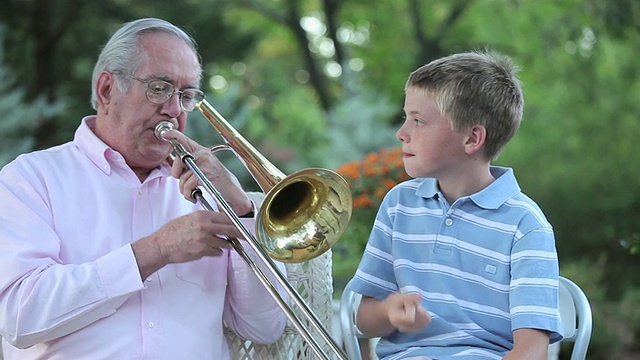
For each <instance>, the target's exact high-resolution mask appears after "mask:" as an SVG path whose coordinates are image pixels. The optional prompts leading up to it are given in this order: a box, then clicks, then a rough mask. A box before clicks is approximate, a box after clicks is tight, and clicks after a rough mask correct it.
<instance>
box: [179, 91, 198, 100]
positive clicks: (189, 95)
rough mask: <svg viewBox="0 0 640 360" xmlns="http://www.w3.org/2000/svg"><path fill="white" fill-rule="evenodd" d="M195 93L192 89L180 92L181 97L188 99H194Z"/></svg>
mask: <svg viewBox="0 0 640 360" xmlns="http://www.w3.org/2000/svg"><path fill="white" fill-rule="evenodd" d="M195 97H196V95H195V93H194V92H192V91H185V92H183V93H182V98H183V99H185V100H188V101H191V100H193V99H195Z"/></svg>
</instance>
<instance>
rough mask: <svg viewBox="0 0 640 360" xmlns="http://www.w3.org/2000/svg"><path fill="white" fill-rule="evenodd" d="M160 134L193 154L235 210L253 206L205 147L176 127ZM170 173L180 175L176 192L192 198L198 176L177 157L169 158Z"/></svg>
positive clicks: (251, 208) (238, 211)
mask: <svg viewBox="0 0 640 360" xmlns="http://www.w3.org/2000/svg"><path fill="white" fill-rule="evenodd" d="M163 138H164V139H165V140H170V139H175V140H177V141H178V142H179V143H180V144H182V145H183V146H184V147H185V149H186V150H187V151H189V153H191V154H192V155H193V159H194V161H195V162H196V164H197V165H198V167H199V168H200V170H201V171H202V172H203V173H204V174H205V175H206V177H207V179H208V180H209V181H210V182H211V183H212V184H213V186H214V187H215V188H216V189H217V190H218V191H219V192H220V195H222V197H223V198H224V199H225V201H226V202H227V203H228V204H229V206H230V207H231V208H232V209H233V211H234V212H235V213H236V214H238V215H239V216H242V215H244V214H247V213H249V212H251V211H252V210H253V204H252V203H251V201H250V200H249V198H248V197H247V195H246V193H245V192H244V190H243V189H242V187H240V185H239V183H238V181H237V180H236V178H235V177H234V176H233V175H232V174H231V172H229V170H228V169H227V168H226V167H225V166H224V165H223V164H222V163H221V162H220V160H218V158H217V157H215V156H214V155H213V154H212V153H211V151H210V150H209V149H208V148H206V147H204V146H202V145H200V144H198V143H197V142H195V141H193V140H191V139H189V138H188V137H187V136H186V135H184V134H183V133H181V132H179V131H177V130H172V131H168V132H166V133H165V134H164V135H163ZM171 175H173V176H174V177H175V178H178V179H180V192H181V193H182V195H183V196H184V197H185V198H186V199H188V200H189V201H192V202H193V201H195V200H194V199H193V196H192V193H193V190H194V189H196V187H197V186H198V185H200V184H201V181H200V179H199V178H198V176H197V175H196V174H194V173H193V172H192V171H191V170H190V169H188V167H187V166H186V165H185V164H183V163H182V161H179V160H178V159H176V161H174V162H173V165H172V167H171Z"/></svg>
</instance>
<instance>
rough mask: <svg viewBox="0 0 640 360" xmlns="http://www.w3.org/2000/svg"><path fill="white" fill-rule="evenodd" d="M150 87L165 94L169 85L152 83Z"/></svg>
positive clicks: (155, 91)
mask: <svg viewBox="0 0 640 360" xmlns="http://www.w3.org/2000/svg"><path fill="white" fill-rule="evenodd" d="M149 89H151V91H153V92H154V93H156V94H164V93H166V92H167V85H165V84H162V83H152V84H150V85H149Z"/></svg>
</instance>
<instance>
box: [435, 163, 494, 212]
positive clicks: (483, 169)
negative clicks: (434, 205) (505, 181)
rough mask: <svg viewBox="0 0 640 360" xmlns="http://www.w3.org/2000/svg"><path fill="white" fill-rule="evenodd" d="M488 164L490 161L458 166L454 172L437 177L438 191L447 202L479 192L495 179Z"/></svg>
mask: <svg viewBox="0 0 640 360" xmlns="http://www.w3.org/2000/svg"><path fill="white" fill-rule="evenodd" d="M489 165H490V163H482V164H480V163H476V164H472V166H464V167H460V168H459V170H458V171H456V172H455V173H451V174H448V175H446V176H442V177H441V178H438V186H439V188H440V192H442V194H443V195H444V197H445V198H446V199H447V201H448V202H449V204H453V203H454V202H455V201H456V200H458V199H459V198H461V197H463V196H468V195H471V194H475V193H477V192H479V191H480V190H482V189H484V188H486V187H487V186H489V184H491V183H492V182H493V181H494V180H495V178H494V177H493V175H491V170H490V166H489Z"/></svg>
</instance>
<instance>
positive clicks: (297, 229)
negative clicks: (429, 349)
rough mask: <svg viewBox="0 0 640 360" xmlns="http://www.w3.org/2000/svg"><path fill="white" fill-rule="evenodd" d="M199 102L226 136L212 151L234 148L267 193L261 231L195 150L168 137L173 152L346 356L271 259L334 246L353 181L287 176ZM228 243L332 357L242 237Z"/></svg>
mask: <svg viewBox="0 0 640 360" xmlns="http://www.w3.org/2000/svg"><path fill="white" fill-rule="evenodd" d="M197 107H198V110H200V112H201V113H202V114H203V115H204V117H205V118H206V119H207V120H208V121H209V123H210V124H211V125H212V126H213V127H214V128H215V130H216V131H217V132H218V133H219V134H220V136H221V137H222V138H223V139H224V141H225V144H224V145H218V146H214V147H211V148H210V150H211V151H212V152H215V151H218V150H222V149H227V150H231V151H233V152H234V154H235V155H236V156H237V157H238V158H239V160H240V161H241V162H242V163H243V164H244V166H245V167H246V169H247V170H248V171H249V173H250V174H251V176H252V177H253V179H254V180H255V181H256V183H257V184H258V185H259V186H260V188H261V189H262V191H263V192H264V193H265V194H266V195H265V198H264V200H263V201H262V205H261V206H260V208H259V210H258V213H257V216H256V229H255V233H256V236H254V235H253V234H252V233H251V232H249V230H248V229H247V228H246V226H245V225H244V224H243V223H242V222H241V221H240V219H239V217H238V215H237V214H235V213H234V211H233V210H232V209H231V206H230V205H229V204H228V202H227V201H226V200H225V199H224V198H223V197H222V195H221V194H220V192H219V191H218V190H217V189H216V188H215V186H214V185H213V184H212V183H211V181H210V180H209V179H207V177H206V175H205V174H204V173H203V172H202V171H201V170H200V168H199V167H198V165H197V164H196V163H195V160H194V157H193V155H192V154H190V153H189V152H188V151H187V150H186V148H185V147H184V146H183V145H182V144H180V143H179V142H178V141H176V140H174V139H172V140H168V141H169V142H170V143H171V145H172V146H173V150H174V151H173V154H174V156H176V157H177V158H180V160H181V161H182V162H183V163H184V164H185V165H186V166H187V167H188V168H189V169H190V170H191V171H193V173H194V174H195V175H196V176H198V178H199V180H200V182H201V183H202V187H204V189H205V190H206V191H207V192H208V193H209V194H210V195H211V196H213V198H214V199H215V200H216V202H217V204H218V205H219V207H220V208H221V210H222V211H224V213H225V214H226V215H227V216H228V217H229V219H230V220H231V222H232V223H233V225H234V226H235V227H236V228H237V229H238V230H239V231H240V233H241V234H242V236H243V237H244V238H245V239H246V240H247V243H248V244H249V246H250V247H251V248H252V249H253V251H254V252H255V254H256V255H257V256H258V257H259V258H260V260H262V261H263V263H264V264H266V266H267V268H268V271H269V272H271V273H272V275H274V276H275V279H276V281H277V282H278V283H279V284H280V285H281V286H282V287H283V288H284V289H285V291H286V292H287V294H288V295H289V296H290V298H291V299H292V300H293V301H294V303H295V304H296V305H297V306H298V307H299V309H300V311H301V312H302V314H303V315H304V317H305V318H306V320H307V321H308V322H309V324H310V325H311V326H312V327H313V328H314V329H315V330H316V331H317V332H318V334H319V335H320V336H321V337H322V339H323V340H324V342H325V343H326V344H327V345H328V346H329V347H330V348H331V350H332V351H333V353H335V355H336V356H337V358H338V359H341V360H347V357H346V355H345V353H344V352H343V350H342V349H341V348H340V347H339V346H338V345H337V344H336V343H335V341H334V340H333V339H332V338H331V336H330V335H329V333H328V332H327V330H326V329H324V327H323V326H322V325H321V323H320V321H319V320H318V318H317V316H316V315H315V314H314V313H313V312H312V311H311V309H310V308H309V306H308V305H307V304H306V303H305V301H304V300H303V299H302V297H301V296H300V294H299V293H298V292H297V291H296V290H295V289H294V288H293V287H292V286H291V284H290V283H289V282H288V281H287V280H286V278H285V276H284V275H283V274H282V272H281V271H280V270H279V269H278V268H277V266H276V265H275V264H274V263H273V260H272V259H275V260H277V261H281V262H288V263H297V262H304V261H307V260H311V259H314V258H316V257H318V256H320V255H322V254H323V253H324V252H326V251H327V250H328V249H330V248H331V246H333V245H334V244H335V243H336V242H337V241H338V240H339V239H340V236H341V235H342V234H343V233H344V231H345V230H346V227H347V224H348V223H349V220H350V218H351V212H352V207H353V206H352V205H353V204H352V197H351V192H350V190H349V185H348V184H347V182H346V180H345V179H344V178H343V177H341V176H340V175H339V174H337V173H336V172H334V171H331V170H328V169H321V168H309V169H303V170H299V171H297V172H294V173H293V174H290V175H289V176H285V175H284V174H283V173H282V172H281V171H280V170H278V169H277V168H276V167H275V166H274V165H273V164H271V163H270V162H269V161H268V160H267V159H266V158H265V157H264V156H263V155H262V154H260V153H259V152H258V151H257V150H256V149H255V148H254V147H253V146H252V145H251V144H250V143H249V142H247V141H246V140H245V139H244V138H243V137H242V136H241V135H240V134H239V133H238V132H237V131H236V130H235V129H234V128H233V127H231V125H230V124H229V122H227V121H226V120H225V119H224V117H222V115H220V114H219V113H218V111H217V110H216V109H215V108H213V106H211V105H210V104H209V103H208V102H207V101H206V100H203V101H201V102H200V103H199V104H198V105H197ZM173 128H174V126H173V124H172V123H170V122H168V121H162V122H160V123H158V124H157V125H156V128H155V135H156V137H157V138H158V139H161V140H164V138H163V137H162V135H163V134H164V133H166V132H167V131H170V130H173ZM192 195H193V196H194V198H195V199H196V200H197V201H198V202H199V203H200V204H201V205H202V206H203V207H204V208H205V209H206V210H209V211H212V210H213V207H212V206H211V205H210V204H209V203H208V202H207V200H206V199H205V198H204V196H203V195H202V192H201V190H200V189H196V190H194V193H193V194H192ZM258 239H259V240H258ZM229 242H230V244H231V246H232V247H233V249H234V250H235V251H236V252H237V253H238V255H240V257H241V258H242V259H243V260H244V261H245V262H246V263H247V265H248V266H249V267H250V268H251V270H252V271H253V272H254V273H255V274H256V276H257V277H258V279H259V280H260V282H261V283H262V285H263V286H264V287H265V288H266V289H267V290H268V291H269V293H270V295H271V296H272V297H273V298H274V300H275V301H276V302H277V303H278V306H279V307H280V308H281V309H282V310H283V311H284V312H285V314H286V315H287V317H288V318H289V320H290V321H291V323H292V324H293V326H294V327H295V328H296V330H297V331H298V332H299V333H300V334H301V335H302V337H303V338H304V339H305V340H306V342H307V344H308V345H309V346H310V347H311V348H312V350H313V351H314V353H315V354H316V355H317V356H318V357H319V358H321V359H331V358H330V357H329V355H327V354H326V353H325V352H324V351H323V349H322V348H321V346H320V344H319V343H318V342H317V340H316V339H314V338H313V337H312V335H311V332H310V331H309V329H307V328H306V327H305V326H304V325H303V324H302V322H301V320H300V319H299V318H298V316H297V315H296V314H295V313H294V312H293V310H292V309H291V307H290V306H289V304H287V302H286V301H285V300H284V299H283V298H282V296H281V295H280V294H279V293H278V291H277V289H276V287H275V286H274V285H273V283H272V282H271V280H270V279H269V278H267V276H266V275H265V273H264V272H263V271H262V269H260V268H259V267H258V266H257V265H256V263H255V262H254V261H253V260H252V258H251V257H250V256H249V255H248V253H247V252H246V250H245V249H244V247H243V245H242V244H241V243H240V241H238V239H235V238H229Z"/></svg>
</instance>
